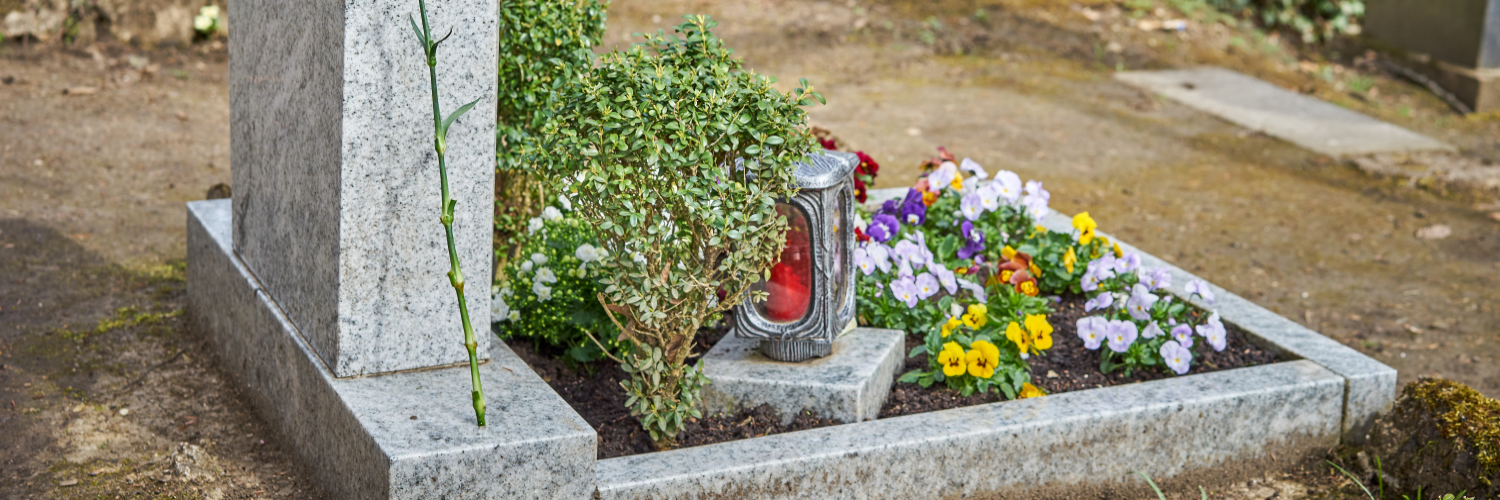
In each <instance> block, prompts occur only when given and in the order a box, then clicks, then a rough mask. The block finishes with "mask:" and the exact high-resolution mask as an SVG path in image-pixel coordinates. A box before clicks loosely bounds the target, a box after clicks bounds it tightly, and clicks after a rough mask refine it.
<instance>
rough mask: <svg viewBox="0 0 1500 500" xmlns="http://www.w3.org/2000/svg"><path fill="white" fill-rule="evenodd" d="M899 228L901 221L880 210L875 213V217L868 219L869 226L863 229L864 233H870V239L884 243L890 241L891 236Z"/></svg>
mask: <svg viewBox="0 0 1500 500" xmlns="http://www.w3.org/2000/svg"><path fill="white" fill-rule="evenodd" d="M900 230H901V223H900V222H898V221H896V216H894V215H891V214H887V213H884V212H882V213H879V214H876V215H875V218H874V219H872V220H871V221H870V227H869V229H866V230H865V234H868V235H870V239H873V240H875V241H878V242H881V243H885V242H887V241H891V238H894V237H895V236H896V232H897V231H900Z"/></svg>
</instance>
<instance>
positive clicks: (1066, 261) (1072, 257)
mask: <svg viewBox="0 0 1500 500" xmlns="http://www.w3.org/2000/svg"><path fill="white" fill-rule="evenodd" d="M1077 263H1078V254H1075V253H1073V247H1068V253H1065V254H1063V267H1066V268H1068V274H1073V265H1074V264H1077Z"/></svg>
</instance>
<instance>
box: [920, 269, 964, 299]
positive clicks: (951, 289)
mask: <svg viewBox="0 0 1500 500" xmlns="http://www.w3.org/2000/svg"><path fill="white" fill-rule="evenodd" d="M927 272H929V273H932V275H933V276H936V277H937V280H938V284H940V285H942V286H943V289H944V290H947V291H948V295H953V294H956V293H958V277H957V276H954V275H953V270H951V269H948V268H946V267H943V264H941V263H939V262H936V261H934V262H928V263H927Z"/></svg>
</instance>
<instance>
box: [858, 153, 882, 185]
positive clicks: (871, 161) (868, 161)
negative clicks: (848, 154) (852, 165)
mask: <svg viewBox="0 0 1500 500" xmlns="http://www.w3.org/2000/svg"><path fill="white" fill-rule="evenodd" d="M854 154H855V155H857V156H859V168H858V170H857V171H858V172H859V173H862V174H865V175H868V176H870V180H871V181H873V180H875V176H876V175H880V164H879V163H876V162H875V158H872V157H870V155H867V154H865V152H864V151H855V152H854Z"/></svg>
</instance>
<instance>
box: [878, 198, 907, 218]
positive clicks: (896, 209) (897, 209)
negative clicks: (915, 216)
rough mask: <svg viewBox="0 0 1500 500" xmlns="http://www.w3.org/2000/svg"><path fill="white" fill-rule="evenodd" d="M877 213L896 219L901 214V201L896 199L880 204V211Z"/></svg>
mask: <svg viewBox="0 0 1500 500" xmlns="http://www.w3.org/2000/svg"><path fill="white" fill-rule="evenodd" d="M875 213H877V214H885V215H889V216H892V217H895V216H896V215H897V214H900V213H901V201H900V200H897V199H895V198H891V199H889V200H885V203H881V204H880V210H877V211H876V212H875Z"/></svg>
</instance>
